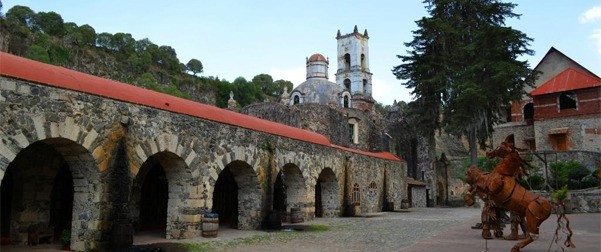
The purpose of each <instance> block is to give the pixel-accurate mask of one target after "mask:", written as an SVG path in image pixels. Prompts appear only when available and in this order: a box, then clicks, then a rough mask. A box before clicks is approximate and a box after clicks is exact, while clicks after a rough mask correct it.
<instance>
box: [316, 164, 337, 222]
mask: <svg viewBox="0 0 601 252" xmlns="http://www.w3.org/2000/svg"><path fill="white" fill-rule="evenodd" d="M338 192H339V186H338V179H336V174H334V172H333V171H332V169H330V168H325V169H323V170H322V171H321V173H320V174H319V177H318V178H317V183H316V184H315V217H334V216H338V215H339V213H340V206H339V205H340V200H339V193H338Z"/></svg>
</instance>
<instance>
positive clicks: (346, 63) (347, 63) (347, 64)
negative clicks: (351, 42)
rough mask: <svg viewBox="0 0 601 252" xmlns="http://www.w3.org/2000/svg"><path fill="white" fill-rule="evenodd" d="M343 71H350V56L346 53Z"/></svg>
mask: <svg viewBox="0 0 601 252" xmlns="http://www.w3.org/2000/svg"><path fill="white" fill-rule="evenodd" d="M344 70H345V71H350V70H351V55H350V54H348V53H346V54H344Z"/></svg>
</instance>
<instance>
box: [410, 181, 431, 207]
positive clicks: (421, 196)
mask: <svg viewBox="0 0 601 252" xmlns="http://www.w3.org/2000/svg"><path fill="white" fill-rule="evenodd" d="M427 206H428V204H427V201H426V187H425V186H412V187H411V207H415V208H419V207H427Z"/></svg>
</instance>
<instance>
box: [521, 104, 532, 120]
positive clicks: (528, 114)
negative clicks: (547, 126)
mask: <svg viewBox="0 0 601 252" xmlns="http://www.w3.org/2000/svg"><path fill="white" fill-rule="evenodd" d="M523 113H524V120H525V121H528V120H532V119H534V104H532V102H529V103H528V104H526V105H525V106H524V112H523Z"/></svg>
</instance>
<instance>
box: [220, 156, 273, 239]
mask: <svg viewBox="0 0 601 252" xmlns="http://www.w3.org/2000/svg"><path fill="white" fill-rule="evenodd" d="M261 209H262V206H261V195H260V193H259V182H258V178H257V174H256V173H255V171H254V170H253V169H252V167H251V166H250V165H249V164H247V163H246V162H244V161H232V162H231V163H229V164H228V165H226V166H225V168H224V169H223V170H222V171H221V172H220V173H219V177H218V178H217V181H216V182H215V187H214V190H213V206H212V209H211V210H212V211H213V212H214V213H217V214H219V222H220V224H223V225H226V226H229V227H232V228H237V229H255V228H259V227H260V225H261V221H262V216H260V214H258V213H260V212H261Z"/></svg>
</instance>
